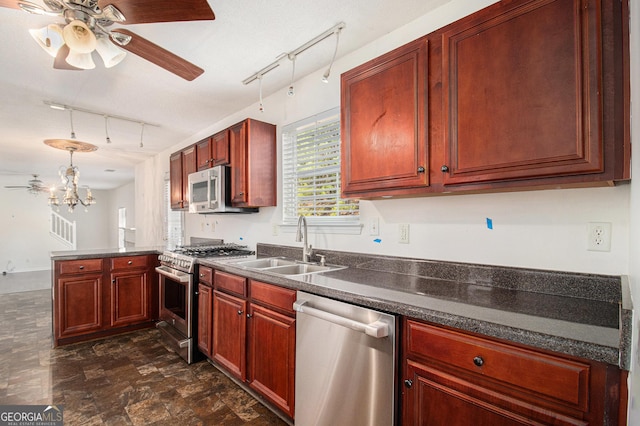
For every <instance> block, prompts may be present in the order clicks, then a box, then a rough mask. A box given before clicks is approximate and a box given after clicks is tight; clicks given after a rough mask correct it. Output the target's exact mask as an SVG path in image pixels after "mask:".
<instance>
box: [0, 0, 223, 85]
mask: <svg viewBox="0 0 640 426" xmlns="http://www.w3.org/2000/svg"><path fill="white" fill-rule="evenodd" d="M42 1H43V3H44V4H45V5H46V7H43V6H41V5H39V4H37V3H34V2H32V1H27V0H0V7H7V8H12V9H22V10H24V11H26V12H29V13H34V14H38V15H45V16H54V17H58V16H59V17H62V18H64V20H65V21H66V23H65V24H63V25H61V24H50V25H47V26H46V27H44V28H42V29H41V30H31V31H32V35H33V37H34V38H35V39H36V41H38V43H39V44H40V45H41V47H42V48H43V49H45V50H47V51H48V52H49V54H51V56H54V57H55V60H54V65H53V67H54V68H56V69H70V70H82V69H91V68H93V67H94V66H95V65H94V64H93V60H91V58H90V56H91V52H92V51H93V50H97V51H98V53H99V54H100V56H102V58H103V60H104V61H105V66H107V67H110V66H113V65H115V64H116V63H118V62H119V61H120V60H121V59H122V57H123V56H124V52H122V51H121V50H119V49H118V47H119V48H122V49H125V50H127V51H129V52H131V53H133V54H135V55H138V56H140V57H142V58H144V59H146V60H148V61H150V62H152V63H154V64H155V65H157V66H159V67H161V68H164V69H166V70H167V71H169V72H171V73H173V74H176V75H178V76H180V77H182V78H184V79H185V80H189V81H191V80H193V79H195V78H196V77H198V76H199V75H201V74H202V73H203V72H204V70H203V69H202V68H200V67H198V66H196V65H194V64H192V63H190V62H188V61H186V60H185V59H182V58H181V57H179V56H177V55H175V54H173V53H171V52H169V51H168V50H166V49H163V48H162V47H160V46H158V45H156V44H154V43H152V42H150V41H149V40H146V39H144V38H143V37H140V36H139V35H137V34H135V33H133V32H131V31H129V30H126V29H124V28H112V29H110V27H111V26H112V25H113V24H125V25H126V24H147V23H156V22H175V21H203V20H213V19H215V15H214V13H213V10H211V7H210V6H209V4H208V3H207V0H42ZM38 31H39V32H38Z"/></svg>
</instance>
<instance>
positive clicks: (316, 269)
mask: <svg viewBox="0 0 640 426" xmlns="http://www.w3.org/2000/svg"><path fill="white" fill-rule="evenodd" d="M234 264H235V265H237V266H240V267H243V268H247V269H254V270H259V271H260V272H266V273H270V274H276V275H306V274H316V273H321V272H329V271H337V270H339V269H345V268H346V266H340V265H319V264H317V263H303V262H300V261H296V260H293V259H285V258H282V257H268V258H264V259H254V260H242V261H239V262H235V263H234Z"/></svg>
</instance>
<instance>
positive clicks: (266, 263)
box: [236, 257, 296, 269]
mask: <svg viewBox="0 0 640 426" xmlns="http://www.w3.org/2000/svg"><path fill="white" fill-rule="evenodd" d="M295 264H296V261H295V260H289V259H283V258H280V257H269V258H266V259H255V260H243V261H240V262H236V265H238V266H242V267H244V268H253V269H264V268H273V267H276V266H288V265H295Z"/></svg>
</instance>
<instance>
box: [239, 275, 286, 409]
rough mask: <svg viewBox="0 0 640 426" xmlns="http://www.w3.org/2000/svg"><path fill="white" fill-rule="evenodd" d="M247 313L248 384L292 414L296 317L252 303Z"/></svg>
mask: <svg viewBox="0 0 640 426" xmlns="http://www.w3.org/2000/svg"><path fill="white" fill-rule="evenodd" d="M253 284H255V282H252V286H253ZM271 287H274V286H271ZM252 291H253V288H252ZM249 314H250V319H249V322H248V324H249V343H248V350H249V359H248V381H249V386H251V387H252V388H253V389H255V390H257V391H258V392H260V393H261V394H262V395H263V396H265V397H266V398H267V399H268V400H270V401H271V402H272V403H273V404H275V405H276V406H278V407H279V408H280V409H281V410H282V411H284V412H285V413H286V414H288V415H289V416H291V417H293V414H294V382H295V349H296V348H295V347H296V326H295V321H296V320H295V318H292V317H289V316H285V315H281V314H278V313H276V312H274V311H272V310H269V309H266V308H263V307H261V306H258V305H254V304H252V305H250V308H249Z"/></svg>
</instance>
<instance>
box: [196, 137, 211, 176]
mask: <svg viewBox="0 0 640 426" xmlns="http://www.w3.org/2000/svg"><path fill="white" fill-rule="evenodd" d="M211 145H212V140H211V138H206V139H204V140H201V141H200V142H198V143H196V159H197V161H198V167H197V168H198V170H205V169H208V168H209V167H211V166H213V156H212V146H211Z"/></svg>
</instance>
